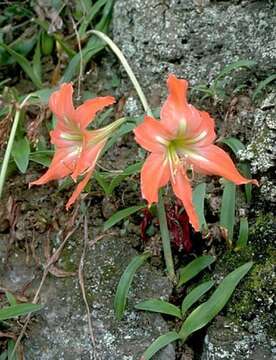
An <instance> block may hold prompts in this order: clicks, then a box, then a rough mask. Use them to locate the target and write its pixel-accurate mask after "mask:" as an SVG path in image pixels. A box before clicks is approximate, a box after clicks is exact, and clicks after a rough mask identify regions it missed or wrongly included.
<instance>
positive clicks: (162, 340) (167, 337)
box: [140, 331, 179, 360]
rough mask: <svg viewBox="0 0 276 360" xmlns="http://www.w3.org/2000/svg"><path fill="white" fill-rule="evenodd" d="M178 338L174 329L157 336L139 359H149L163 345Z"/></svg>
mask: <svg viewBox="0 0 276 360" xmlns="http://www.w3.org/2000/svg"><path fill="white" fill-rule="evenodd" d="M178 339H179V335H178V334H177V332H175V331H170V332H168V333H166V334H164V335H161V336H159V337H158V338H157V339H156V340H154V342H153V343H152V344H151V345H150V346H149V347H148V348H147V350H146V351H145V352H144V354H143V355H142V357H141V359H140V360H149V359H151V358H152V357H153V355H154V354H156V353H157V352H158V351H159V350H161V349H163V348H164V347H165V346H167V345H169V344H170V343H172V342H174V341H176V340H178Z"/></svg>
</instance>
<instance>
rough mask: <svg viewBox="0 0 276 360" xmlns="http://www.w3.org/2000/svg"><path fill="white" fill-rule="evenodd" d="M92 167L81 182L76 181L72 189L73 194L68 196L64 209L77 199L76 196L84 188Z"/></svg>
mask: <svg viewBox="0 0 276 360" xmlns="http://www.w3.org/2000/svg"><path fill="white" fill-rule="evenodd" d="M93 170H94V169H91V170H90V171H89V172H88V173H87V174H86V175H85V177H84V178H83V179H82V181H81V182H79V183H78V185H77V187H76V189H75V190H74V192H73V194H72V195H71V196H70V199H69V200H68V202H67V204H66V210H68V209H69V208H70V206H71V205H73V204H74V202H75V201H76V200H77V198H78V197H79V195H80V193H81V192H82V190H83V189H84V188H85V186H86V184H87V183H88V181H89V180H90V178H91V176H92V173H93Z"/></svg>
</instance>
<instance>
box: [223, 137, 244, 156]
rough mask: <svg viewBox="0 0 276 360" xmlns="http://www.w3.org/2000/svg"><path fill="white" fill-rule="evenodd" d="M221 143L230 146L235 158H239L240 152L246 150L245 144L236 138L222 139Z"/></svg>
mask: <svg viewBox="0 0 276 360" xmlns="http://www.w3.org/2000/svg"><path fill="white" fill-rule="evenodd" d="M220 142H221V143H223V144H225V145H227V146H229V147H230V149H231V150H232V151H233V153H234V154H235V156H238V153H239V151H242V150H245V146H244V145H243V143H242V142H241V141H240V140H239V139H236V138H234V137H230V138H226V139H222V140H221V141H220Z"/></svg>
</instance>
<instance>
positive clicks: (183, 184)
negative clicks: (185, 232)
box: [171, 166, 200, 231]
mask: <svg viewBox="0 0 276 360" xmlns="http://www.w3.org/2000/svg"><path fill="white" fill-rule="evenodd" d="M171 184H172V187H173V191H174V193H175V195H176V196H177V197H178V198H179V199H180V200H181V201H182V203H183V206H184V208H185V210H186V213H187V215H188V217H189V221H190V223H191V224H192V226H193V228H194V229H195V231H199V230H200V227H199V221H198V216H197V214H196V211H195V208H194V205H193V200H192V199H193V197H192V187H191V185H190V182H189V179H188V177H187V175H186V172H185V170H184V168H183V167H182V166H179V167H178V169H177V171H176V174H175V177H174V179H172V180H171Z"/></svg>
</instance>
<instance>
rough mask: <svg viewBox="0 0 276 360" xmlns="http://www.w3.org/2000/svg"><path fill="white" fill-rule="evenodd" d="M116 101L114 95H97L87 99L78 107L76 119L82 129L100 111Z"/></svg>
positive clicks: (75, 114)
mask: <svg viewBox="0 0 276 360" xmlns="http://www.w3.org/2000/svg"><path fill="white" fill-rule="evenodd" d="M115 102H116V100H115V99H114V97H112V96H105V97H97V98H95V99H90V100H87V101H85V102H84V103H83V104H82V105H80V106H79V107H78V108H77V109H76V111H75V113H74V121H75V122H76V123H78V124H79V126H80V128H81V129H85V128H86V127H87V126H88V125H89V123H90V122H91V121H92V120H93V119H94V117H95V115H96V113H97V112H98V111H100V110H102V109H103V108H105V107H106V106H109V105H112V104H114V103H115Z"/></svg>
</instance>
